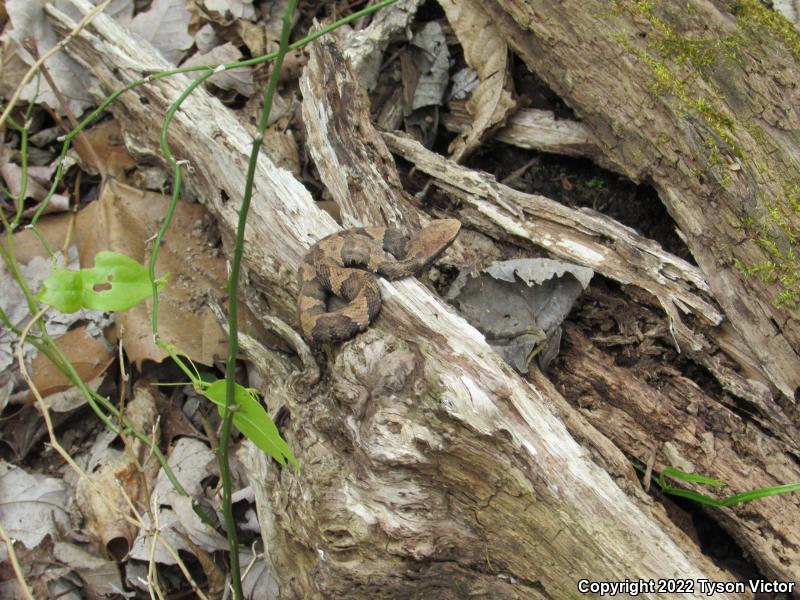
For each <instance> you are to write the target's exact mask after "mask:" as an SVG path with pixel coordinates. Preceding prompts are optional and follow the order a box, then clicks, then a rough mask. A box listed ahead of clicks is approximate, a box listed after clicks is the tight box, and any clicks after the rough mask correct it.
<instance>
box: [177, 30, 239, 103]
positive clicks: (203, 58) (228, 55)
mask: <svg viewBox="0 0 800 600" xmlns="http://www.w3.org/2000/svg"><path fill="white" fill-rule="evenodd" d="M242 58H243V55H242V53H241V52H240V51H239V49H238V48H237V47H236V46H234V45H233V44H231V43H230V42H228V43H227V44H223V45H221V46H217V47H215V48H212V49H211V50H209V51H208V52H206V53H203V54H201V53H198V54H195V55H193V56H190V57H189V58H188V59H187V60H186V61H185V62H184V63H183V66H185V67H191V66H195V65H216V64H226V63H232V62H237V61H239V60H242ZM202 74H203V71H197V72H195V73H188V75H189V76H190V77H194V78H197V77H200V76H201V75H202ZM208 81H209V82H210V83H213V84H214V85H215V86H217V87H218V88H220V89H223V90H235V91H237V92H238V93H240V94H241V95H242V96H246V97H248V98H249V97H250V96H252V95H253V92H254V91H255V88H254V87H253V70H252V68H251V67H246V68H241V69H232V70H224V71H220V72H218V73H216V74H215V75H212V76H211V78H210V79H209V80H208Z"/></svg>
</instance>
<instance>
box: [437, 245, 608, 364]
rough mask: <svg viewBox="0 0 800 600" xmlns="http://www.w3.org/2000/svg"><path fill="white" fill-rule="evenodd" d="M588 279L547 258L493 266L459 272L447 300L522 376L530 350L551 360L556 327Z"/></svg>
mask: <svg viewBox="0 0 800 600" xmlns="http://www.w3.org/2000/svg"><path fill="white" fill-rule="evenodd" d="M593 274H594V272H593V271H592V270H591V269H588V268H586V267H581V266H578V265H573V264H571V263H567V262H564V261H560V260H553V259H549V258H523V259H516V260H507V261H500V262H494V263H492V264H490V265H489V266H488V267H487V268H485V269H483V270H481V271H480V272H478V273H474V272H470V271H469V270H464V271H462V272H461V273H460V274H459V276H458V277H457V278H456V280H455V281H454V282H453V284H452V285H451V286H450V289H449V290H448V292H447V296H446V299H447V301H448V302H450V303H452V304H453V305H455V306H456V307H457V308H458V310H459V312H460V313H461V315H462V316H463V317H464V318H465V319H466V320H467V321H469V322H470V323H471V324H472V325H473V326H474V327H475V328H476V329H478V331H480V332H481V333H483V334H484V335H485V336H486V340H487V342H488V343H489V345H491V346H492V348H494V349H495V350H496V351H497V353H498V354H500V355H501V356H502V357H503V358H504V359H505V360H506V362H508V363H509V364H510V365H512V366H513V367H514V368H515V369H517V370H518V371H519V372H521V373H526V372H527V371H528V363H529V359H530V357H531V353H532V352H534V350H535V351H536V352H537V353H538V355H541V356H545V357H549V358H552V357H553V356H554V352H555V351H557V349H558V340H560V326H561V322H562V321H563V320H564V319H565V318H566V316H567V315H568V314H569V311H570V309H571V308H572V304H573V303H574V302H575V300H576V299H577V297H578V296H579V295H580V293H581V292H582V291H583V290H584V289H585V288H586V286H587V285H589V281H590V280H591V278H592V275H593ZM548 350H549V352H548ZM537 358H538V356H537ZM544 362H545V364H542V362H541V361H540V366H541V368H543V369H544V368H546V366H547V365H546V362H547V361H544Z"/></svg>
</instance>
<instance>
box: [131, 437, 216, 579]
mask: <svg viewBox="0 0 800 600" xmlns="http://www.w3.org/2000/svg"><path fill="white" fill-rule="evenodd" d="M169 465H170V467H171V468H172V471H173V473H175V477H177V478H178V481H180V482H181V485H182V486H183V487H184V489H185V490H186V492H187V493H188V494H189V496H188V497H184V496H180V495H178V494H177V493H176V492H175V490H174V488H173V487H172V484H171V483H170V482H169V480H168V479H167V477H166V475H165V474H164V472H163V470H162V471H161V472H160V473H159V476H158V481H157V483H156V486H155V489H154V490H153V494H154V495H155V496H157V497H158V500H159V506H160V507H161V509H160V510H159V513H158V523H159V531H160V533H161V535H163V536H164V537H165V539H166V540H168V541H169V542H170V543H171V544H172V545H173V546H174V547H175V548H176V549H179V550H191V548H190V545H189V544H187V542H186V540H185V539H184V536H188V538H189V539H190V540H191V542H192V543H194V544H197V545H198V546H199V547H200V548H202V549H203V550H205V551H206V552H215V551H217V550H224V549H226V548H227V544H228V542H227V540H226V538H224V537H223V536H221V535H220V534H219V533H218V532H217V531H216V530H215V529H214V528H212V527H209V526H208V525H206V524H205V523H203V522H202V521H201V520H200V518H199V517H198V516H197V514H195V512H194V510H193V508H192V499H195V500H197V499H198V498H201V497H204V496H205V493H204V489H203V481H204V480H205V479H206V478H207V477H208V476H209V475H212V474H215V473H216V472H217V471H216V469H217V466H216V465H217V461H216V457H215V456H214V453H213V452H212V451H211V450H210V449H209V448H208V446H206V445H205V444H204V443H202V442H200V441H198V440H195V439H193V438H181V439H180V440H178V443H177V444H175V447H174V448H173V449H172V452H171V453H170V455H169ZM151 544H152V536H151V535H150V534H149V530H148V529H143V530H141V531H140V532H139V535H138V537H137V538H136V540H135V542H134V544H133V547H132V548H131V557H133V558H136V559H139V560H147V559H148V557H149V554H150V546H151ZM155 560H156V562H159V563H163V564H174V563H175V561H174V559H173V558H172V556H170V555H169V554H168V553H167V552H165V551H164V549H163V548H162V547H161V546H160V545H158V544H157V545H156V550H155Z"/></svg>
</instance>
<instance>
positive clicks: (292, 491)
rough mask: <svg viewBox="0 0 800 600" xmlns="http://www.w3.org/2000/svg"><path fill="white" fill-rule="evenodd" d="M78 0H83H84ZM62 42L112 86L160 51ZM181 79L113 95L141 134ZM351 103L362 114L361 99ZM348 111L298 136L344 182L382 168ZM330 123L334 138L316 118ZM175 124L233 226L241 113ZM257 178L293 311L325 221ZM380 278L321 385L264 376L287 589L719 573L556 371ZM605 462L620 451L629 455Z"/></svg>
mask: <svg viewBox="0 0 800 600" xmlns="http://www.w3.org/2000/svg"><path fill="white" fill-rule="evenodd" d="M71 3H72V4H73V6H75V7H77V8H78V9H79V10H80V11H81V12H86V11H87V10H89V9H90V5H89V4H88V3H87V2H85V0H71ZM48 10H49V11H50V14H51V15H52V18H53V21H54V25H55V26H56V27H57V28H58V30H59V31H61V32H65V31H67V30H69V29H70V27H71V22H70V20H69V19H68V18H66V17H65V16H63V15H62V14H61V13H58V12H57V11H56V10H55V9H52V8H50V9H48ZM70 52H71V53H72V55H73V56H74V57H75V58H76V59H78V60H79V61H81V62H82V63H83V64H85V65H86V68H87V69H88V70H89V71H90V72H92V73H93V75H94V76H95V77H96V79H97V80H98V81H99V82H100V86H101V88H102V89H103V92H104V93H109V92H110V91H111V90H114V89H118V88H119V87H121V86H122V85H124V84H127V83H129V82H131V81H133V80H137V79H140V78H141V77H142V76H143V74H145V73H146V72H153V71H158V70H161V69H164V68H166V65H164V64H163V63H162V61H161V60H160V59H159V58H158V55H157V53H156V52H155V51H154V50H152V49H151V48H150V47H149V45H147V44H146V43H143V42H142V40H140V39H132V38H130V37H129V36H128V32H127V31H125V30H124V29H122V28H119V27H117V26H116V25H115V24H114V23H113V22H112V21H110V20H109V19H105V18H102V17H101V18H98V19H97V20H96V21H95V22H94V23H93V25H92V27H91V28H89V29H88V30H86V31H84V32H82V34H81V35H80V36H79V37H78V38H77V39H76V40H75V41H74V42H73V43H72V44H71V45H70ZM311 52H312V57H311V61H310V63H309V67H308V70H307V71H306V74H305V76H304V77H307V78H309V79H312V81H308V82H305V83H304V84H303V85H304V88H305V89H307V90H319V92H320V93H321V94H322V95H321V96H320V97H313V98H306V99H305V102H312V103H319V105H320V106H318V107H316V112H317V113H318V114H319V115H320V116H321V117H323V118H321V119H320V122H322V123H325V122H330V121H331V120H332V118H333V114H334V113H335V112H336V111H337V110H338V111H341V107H340V106H335V105H332V104H331V99H333V98H337V97H342V94H341V93H342V89H339V88H338V87H337V89H336V90H329V89H326V88H325V86H324V85H321V81H320V80H319V77H320V76H321V75H320V73H319V70H318V68H316V67H315V61H320V62H325V64H330V65H333V66H334V67H335V68H336V69H337V70H338V71H339V72H337V73H336V78H335V79H333V80H331V81H335V82H339V83H338V84H337V85H351V84H352V82H353V81H354V80H353V78H352V76H351V75H348V74H347V71H346V70H347V65H346V63H345V62H344V61H343V60H341V59H339V58H336V59H334V60H332V61H330V62H328V61H329V59H328V58H325V55H326V53H331V54H333V53H334V52H336V49H335V48H334V47H331V46H330V45H329V44H327V43H322V44H317V45H316V46H315V47H314V48H313V49H312V51H311ZM314 78H316V80H314ZM186 85H188V80H187V79H186V78H184V77H175V78H170V79H165V80H159V81H154V82H150V83H148V84H147V85H145V86H143V87H140V88H137V89H136V90H135V91H133V92H129V93H126V94H124V95H122V96H121V97H120V99H119V100H118V102H116V103H115V104H114V105H113V107H112V110H113V112H114V114H115V116H116V117H117V119H118V120H119V121H120V122H121V124H122V128H123V130H124V131H126V132H127V134H128V135H129V136H131V138H132V139H134V140H135V141H136V144H137V146H138V147H140V148H141V147H150V148H157V147H158V144H157V136H158V132H159V130H160V124H161V121H162V119H163V116H164V114H165V113H166V109H167V107H168V106H169V103H170V102H173V101H174V100H175V99H177V98H178V96H179V94H180V93H181V92H182V91H183V89H185V87H186ZM337 94H338V96H337ZM349 108H350V107H348V109H349ZM352 122H353V123H354V124H355V123H357V124H358V127H359V128H366V129H367V130H368V131H369V130H370V129H371V125H370V124H369V122H368V121H367V120H366V119H364V118H361V117H358V118H354V119H353V121H352ZM340 125H341V127H342V128H334V129H330V130H327V129H326V130H320V131H317V132H316V133H315V135H309V140H310V143H313V144H315V145H317V146H318V147H317V148H316V155H317V156H320V157H326V158H325V160H331V161H336V162H334V164H333V167H332V168H328V169H327V170H326V169H321V170H320V172H321V174H322V176H323V177H327V176H328V175H330V173H331V172H335V171H336V169H337V168H341V169H346V170H347V171H346V172H347V175H348V177H349V178H351V180H352V181H359V178H361V180H363V181H366V180H368V179H370V178H373V177H384V176H386V171H383V170H381V169H373V168H371V165H364V164H362V162H360V161H359V160H353V156H363V154H359V153H363V152H364V146H363V145H361V144H353V143H352V142H353V140H354V139H355V138H358V136H359V135H360V134H359V132H358V131H349V132H347V130H346V129H345V128H343V127H344V126H345V125H346V123H341V124H340ZM333 131H336V132H337V135H338V136H340V137H338V138H330V137H326V133H328V134H330V132H333ZM369 139H370V143H371V144H372V143H373V140H378V141H380V138H378V137H377V136H373V135H370V136H369ZM170 141H171V147H172V148H173V151H174V153H175V154H176V156H178V157H179V158H186V159H188V160H189V161H190V162H191V164H192V165H193V166H194V171H193V173H192V175H191V177H190V178H189V179H190V184H191V186H192V188H193V190H194V191H195V193H196V194H197V196H198V197H199V198H200V199H201V200H202V201H203V202H204V203H205V204H206V205H207V206H208V207H209V208H210V209H211V210H212V211H213V213H214V214H215V215H216V217H217V219H218V220H219V223H220V227H221V229H222V230H223V237H224V241H225V243H226V244H229V243H230V240H231V236H232V231H233V229H234V227H235V223H236V220H237V213H236V208H237V207H238V206H239V197H240V194H241V190H242V189H243V186H244V174H245V171H246V168H245V165H246V159H247V155H248V153H249V147H250V141H249V138H248V136H247V134H246V132H245V130H244V129H243V128H242V126H241V125H240V124H239V122H238V121H236V119H234V118H233V117H232V116H231V115H230V113H228V111H227V109H226V108H225V107H224V106H222V105H221V104H220V103H219V102H218V101H217V100H216V99H214V98H212V97H209V96H208V95H207V94H206V93H205V92H204V91H203V90H202V89H198V90H197V91H196V92H195V93H194V94H193V95H192V96H191V97H190V98H189V100H188V101H187V102H186V103H185V104H184V105H183V107H182V108H181V110H180V111H179V112H178V113H177V115H176V118H175V120H174V121H173V123H172V126H171V129H170ZM333 148H335V149H336V151H332V149H333ZM373 150H374V151H375V152H376V153H377V156H378V157H379V158H380V159H381V160H382V159H383V157H385V156H388V153H385V152H383V151H381V150H380V149H376V147H374V146H373ZM373 158H374V157H373ZM368 159H369V157H368V156H364V157H363V160H368ZM386 164H388V163H386ZM386 164H384V165H382V167H385V166H386ZM359 166H360V167H361V168H359ZM368 167H369V168H368ZM255 180H256V186H255V190H256V193H255V196H254V199H253V206H252V211H251V221H250V222H249V224H248V229H247V235H246V239H247V249H246V252H245V265H246V268H247V269H248V272H249V275H250V278H251V283H252V284H254V285H255V286H256V287H257V289H258V290H259V291H260V292H261V293H262V294H263V295H264V296H265V297H266V299H267V301H268V303H269V307H270V309H271V310H272V311H273V312H274V314H276V315H277V316H279V317H280V318H282V319H283V320H285V321H288V322H292V321H294V297H295V294H296V292H297V287H296V274H295V266H296V265H297V263H298V261H299V259H300V257H301V255H302V253H303V252H304V251H305V249H306V248H307V247H308V246H309V245H310V243H311V242H312V241H313V240H315V239H317V238H319V237H321V236H323V235H326V234H328V233H330V232H332V231H333V230H334V228H335V226H334V224H333V221H332V219H331V218H330V217H328V216H327V215H326V214H324V213H322V212H321V211H319V210H318V209H317V208H316V207H315V206H314V203H313V201H312V199H311V197H310V195H309V194H308V192H307V191H306V190H305V189H304V188H303V187H302V186H301V185H300V184H299V183H298V182H297V181H296V180H295V179H293V178H292V176H291V175H290V174H289V173H288V172H286V171H284V170H282V169H278V168H276V167H275V166H274V165H272V163H271V162H270V161H269V160H268V159H267V158H266V157H264V156H262V158H261V160H260V161H259V165H258V169H257V173H256V178H255ZM325 183H326V185H328V187H329V189H330V191H331V193H332V194H333V195H334V197H335V199H336V200H337V202H340V203H341V205H342V207H343V212H347V213H349V212H350V211H351V210H352V211H353V214H346V217H345V218H346V219H348V220H351V221H350V222H355V220H356V219H357V218H358V216H359V214H360V213H361V211H362V210H364V208H365V207H363V206H361V205H360V203H361V202H372V203H374V204H375V205H377V206H378V207H379V210H380V214H382V215H390V214H398V215H403V216H404V218H408V217H407V216H405V215H404V214H403V213H404V211H405V210H407V209H406V208H404V204H403V203H402V202H400V201H399V195H398V193H397V192H396V191H395V190H394V189H393V187H392V186H385V187H383V188H381V189H385V190H386V194H385V195H384V196H381V197H378V198H366V197H365V196H363V195H362V196H356V202H357V203H353V204H349V203H348V202H349V199H348V198H345V197H344V195H348V196H349V195H351V190H350V189H349V188H348V186H347V185H338V184H335V182H333V181H330V182H329V181H327V179H326V181H325ZM369 189H372V188H371V187H370V188H369ZM363 214H373V213H370V212H364V213H363ZM398 218H399V217H398ZM695 285H700V284H699V283H697V282H696V283H695ZM382 290H383V292H384V297H385V304H384V309H383V312H382V313H381V318H380V319H379V322H378V323H377V326H376V327H374V328H372V329H370V330H369V331H367V332H366V333H364V334H362V335H361V336H358V337H357V338H356V339H354V340H352V341H350V342H348V343H345V344H343V345H342V346H341V347H338V348H336V349H334V350H333V351H332V352H331V356H330V360H329V364H328V365H327V370H326V373H327V374H326V380H325V382H324V384H323V385H320V386H317V387H314V388H307V389H297V390H296V391H293V390H291V389H289V387H288V382H286V381H280V380H277V381H274V382H273V390H274V391H275V393H276V394H280V395H281V396H282V398H283V401H284V402H285V405H286V406H287V408H288V409H289V411H290V414H291V419H290V421H289V423H288V424H287V426H286V427H285V429H284V432H285V434H286V437H287V439H288V441H289V443H290V444H291V446H292V448H293V450H294V451H295V453H296V455H297V456H298V458H299V459H300V461H301V463H302V464H303V471H302V474H301V475H300V476H295V475H294V474H293V473H290V472H288V471H287V470H283V471H279V470H277V469H276V468H275V467H274V464H273V463H270V462H269V461H268V460H266V458H265V457H264V456H263V455H262V454H260V453H258V452H255V451H253V452H250V453H249V454H248V455H247V456H246V457H245V460H246V461H247V464H248V467H249V468H248V475H249V476H250V478H251V479H250V484H251V486H252V488H253V490H254V493H255V495H256V497H257V501H258V505H259V515H260V520H261V525H262V529H263V537H264V541H265V543H266V552H267V554H268V558H269V561H270V566H271V567H272V569H273V575H274V577H275V579H276V580H277V582H278V586H279V589H280V595H281V597H286V598H295V597H297V598H311V597H345V596H346V597H376V596H378V595H383V596H389V597H399V596H405V595H412V594H418V595H420V596H437V595H438V596H439V597H448V595H452V596H454V597H464V596H468V595H470V594H481V595H485V596H488V597H496V598H511V597H525V598H548V597H570V596H572V595H574V592H575V589H576V588H575V585H576V582H577V581H578V580H579V579H582V578H588V579H593V580H606V581H609V580H620V581H621V580H624V579H626V578H627V579H636V578H645V579H649V578H653V579H658V578H660V577H665V576H671V575H674V574H676V573H679V574H680V576H681V577H683V578H690V579H701V578H704V579H710V580H724V579H729V578H730V575H729V574H727V573H724V572H720V571H719V570H718V569H717V568H716V567H715V566H714V565H713V564H712V563H711V561H710V560H708V559H707V558H706V557H704V556H703V555H702V554H701V553H700V551H699V550H698V549H697V548H696V547H695V546H694V545H693V544H692V543H691V542H690V541H689V540H688V539H687V538H686V537H685V536H683V535H682V534H681V533H680V532H678V531H676V530H675V529H674V528H673V527H670V526H669V524H668V523H666V521H665V520H663V519H662V518H661V517H660V516H659V513H660V510H659V509H658V508H657V507H655V508H653V507H650V506H648V505H647V504H646V503H644V504H642V505H640V504H637V502H636V501H634V500H633V499H632V498H630V497H628V496H626V495H625V494H624V493H623V492H622V491H621V490H620V488H619V487H618V486H617V485H616V484H615V483H614V482H613V481H612V480H611V478H609V477H608V474H607V473H606V472H605V471H604V470H603V469H602V468H600V467H598V465H596V464H595V463H594V462H592V461H591V460H590V459H589V457H588V456H587V455H586V453H585V451H584V450H583V448H581V447H580V446H579V445H578V444H577V443H576V442H575V441H574V440H573V439H572V437H571V436H570V435H569V434H568V433H567V431H566V429H565V428H564V426H563V424H562V423H561V422H560V421H559V420H558V419H557V418H555V417H554V415H553V414H552V412H551V411H550V409H549V408H548V405H549V398H555V397H556V396H557V395H558V394H557V392H556V391H555V390H554V389H553V388H552V387H548V386H546V385H541V386H538V387H537V386H534V385H532V384H530V383H529V382H526V381H524V380H522V379H521V378H520V377H519V376H518V375H517V374H516V373H515V372H513V371H512V370H511V369H510V368H509V367H508V366H507V365H505V364H504V363H503V362H502V361H501V360H500V359H499V358H498V357H497V355H496V354H495V353H494V352H492V351H491V349H490V348H489V347H488V346H487V345H486V343H485V341H484V340H483V338H482V336H481V335H480V334H478V333H477V332H476V331H475V330H474V329H473V328H471V327H470V326H468V325H467V324H466V323H465V322H464V321H463V319H461V318H459V317H458V316H456V315H454V314H453V313H452V312H451V311H450V310H448V309H447V308H446V307H444V306H443V305H442V303H441V302H440V301H438V300H437V299H435V298H434V297H433V296H432V295H431V294H430V293H429V292H428V291H427V290H426V289H425V288H424V287H423V286H422V285H420V284H419V282H417V281H415V280H406V281H402V282H399V283H393V284H389V283H385V282H382ZM691 305H692V306H693V307H694V308H695V309H698V308H697V307H698V306H702V303H700V304H697V305H695V304H691ZM698 310H699V309H698ZM275 360H286V359H285V358H284V357H280V356H279V355H278V356H277V357H276V358H275ZM287 366H288V361H287ZM279 371H281V369H277V368H276V369H275V376H277V375H278V372H279ZM309 400H313V402H309ZM557 400H558V402H559V403H560V404H563V403H564V402H565V401H564V399H563V398H560V397H559V398H557ZM607 451H608V452H609V453H611V452H613V450H611V449H609V448H607ZM616 464H618V465H623V464H624V458H623V457H622V456H621V455H618V456H617V457H616ZM634 497H636V494H634ZM641 597H651V598H656V597H659V595H658V594H643V595H642V596H641ZM687 597H697V598H700V597H701V596H700V594H699V592H696V593H695V594H693V595H690V596H687ZM727 597H731V596H729V595H726V594H717V595H715V598H727Z"/></svg>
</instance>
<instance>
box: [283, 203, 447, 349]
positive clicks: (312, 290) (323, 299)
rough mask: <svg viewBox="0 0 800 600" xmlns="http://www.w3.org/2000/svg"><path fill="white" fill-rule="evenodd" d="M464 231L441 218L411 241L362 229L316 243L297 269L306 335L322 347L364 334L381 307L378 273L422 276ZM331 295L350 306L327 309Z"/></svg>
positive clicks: (302, 326) (299, 305)
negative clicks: (324, 344) (376, 275)
mask: <svg viewBox="0 0 800 600" xmlns="http://www.w3.org/2000/svg"><path fill="white" fill-rule="evenodd" d="M460 228H461V223H459V221H457V220H456V219H440V220H436V221H432V222H431V223H430V224H429V225H428V226H427V227H425V228H424V229H422V230H420V231H418V232H417V233H416V234H414V235H413V236H412V237H411V238H407V237H406V236H404V235H403V234H402V232H400V230H398V229H394V228H392V227H360V228H357V229H347V230H345V231H340V232H338V233H334V234H332V235H329V236H328V237H326V238H323V239H321V240H320V241H318V242H317V243H316V244H314V245H313V246H312V247H311V248H310V249H309V251H308V253H306V255H305V257H304V258H303V261H302V262H301V263H300V269H299V278H300V296H299V297H298V299H297V314H298V317H299V320H300V329H301V331H302V332H303V335H304V336H305V337H306V339H307V340H308V341H309V342H311V343H313V344H320V343H325V342H341V341H344V340H347V339H350V338H351V337H353V336H354V335H356V334H357V333H359V332H360V331H364V330H365V329H366V328H367V327H369V324H370V323H371V322H372V321H373V320H374V319H375V317H376V316H377V314H378V312H379V311H380V309H381V291H380V287H379V286H378V280H377V278H376V277H375V275H374V273H377V274H378V275H380V276H382V277H385V278H386V279H390V280H393V279H401V278H403V277H409V276H412V275H415V274H416V273H419V272H420V271H422V270H423V269H425V268H426V267H428V266H429V265H430V264H431V263H432V262H433V261H434V260H435V259H436V257H437V256H439V255H440V254H441V253H442V252H443V251H444V250H445V248H447V247H448V246H449V245H450V244H451V243H452V242H453V240H454V239H455V238H456V235H458V231H459V229H460ZM331 294H333V295H335V296H338V297H340V298H342V299H343V300H345V301H346V302H347V305H346V306H344V307H343V308H340V309H338V310H332V311H329V310H328V297H329V296H330V295H331Z"/></svg>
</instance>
